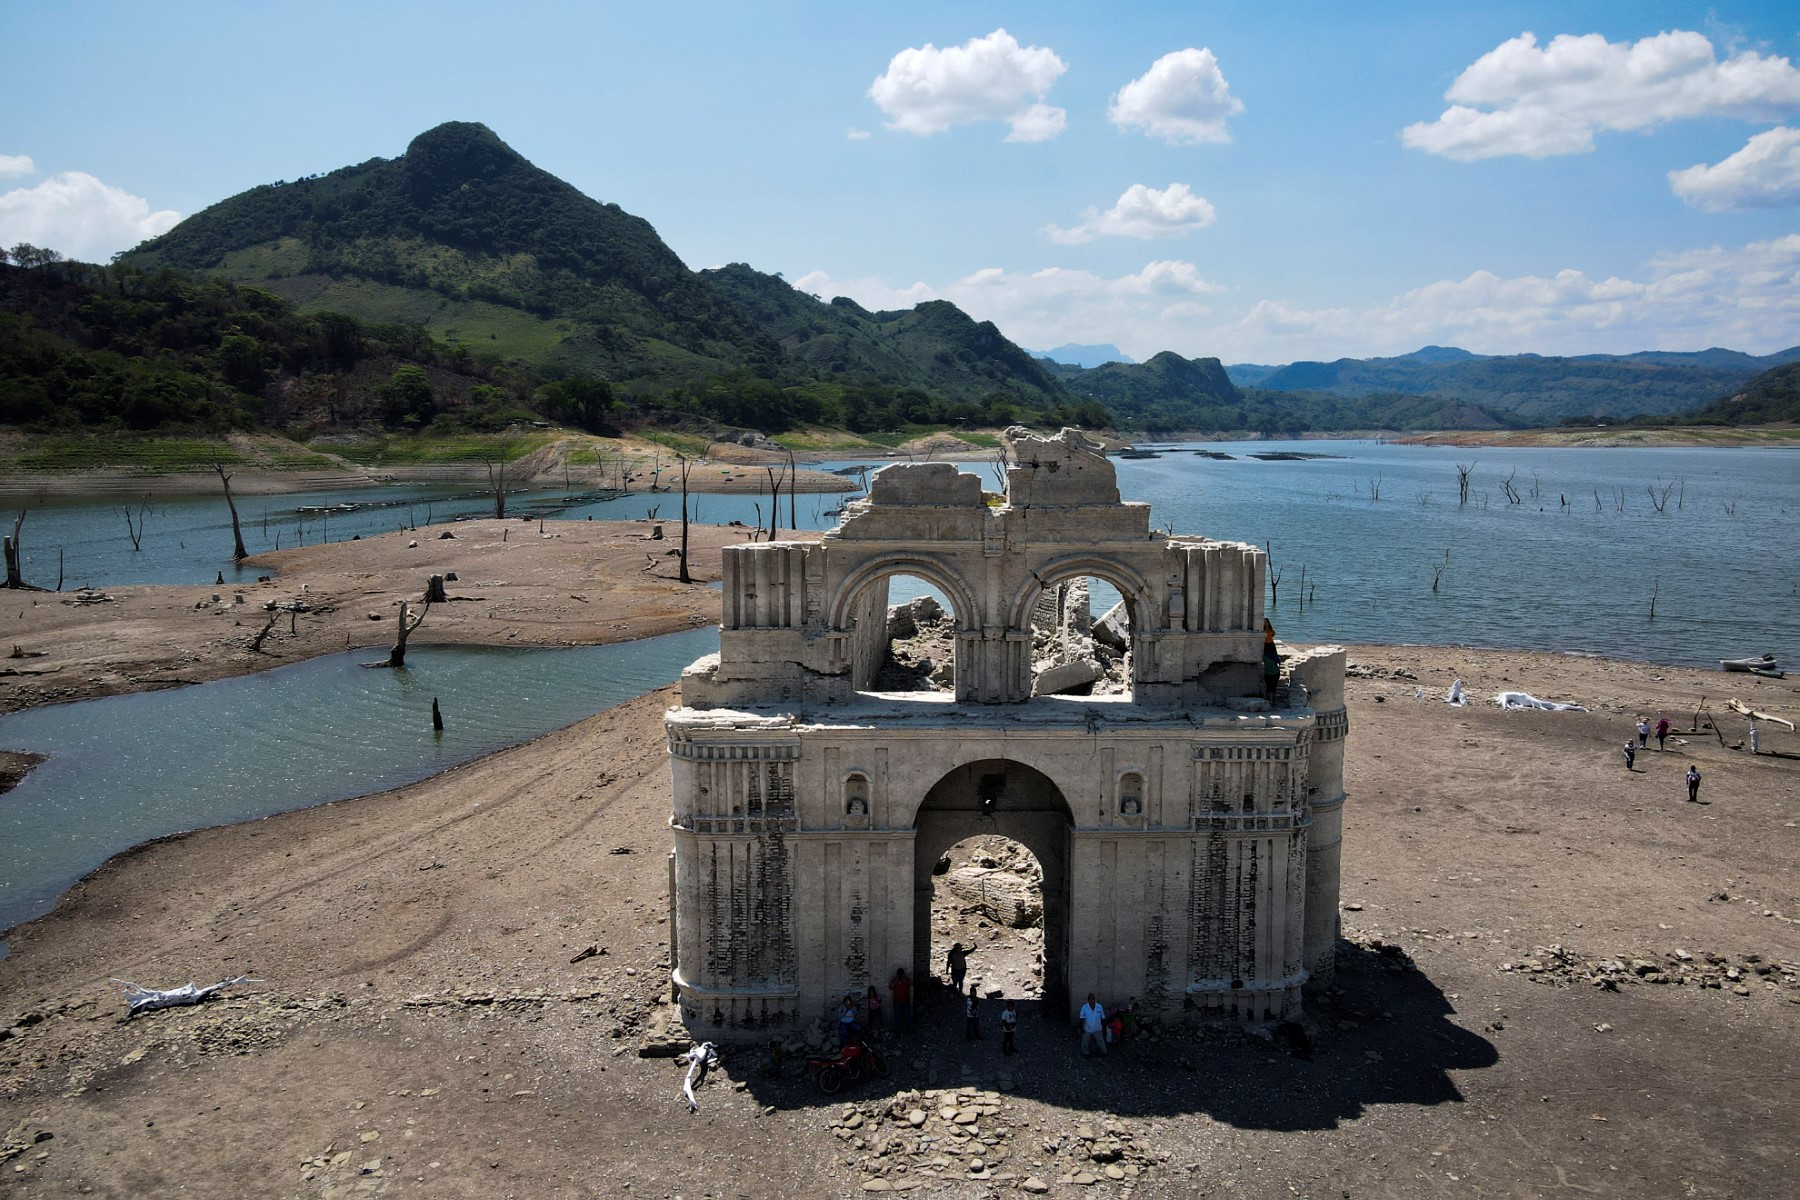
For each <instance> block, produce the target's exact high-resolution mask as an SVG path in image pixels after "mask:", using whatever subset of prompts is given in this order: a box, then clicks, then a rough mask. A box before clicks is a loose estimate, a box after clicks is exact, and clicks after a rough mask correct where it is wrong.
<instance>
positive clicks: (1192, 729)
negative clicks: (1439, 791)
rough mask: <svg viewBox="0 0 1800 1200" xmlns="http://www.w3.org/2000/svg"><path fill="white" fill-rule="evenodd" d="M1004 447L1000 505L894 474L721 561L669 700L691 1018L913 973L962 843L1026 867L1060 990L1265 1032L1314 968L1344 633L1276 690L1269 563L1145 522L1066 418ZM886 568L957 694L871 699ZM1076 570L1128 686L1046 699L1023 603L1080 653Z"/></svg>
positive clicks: (679, 978)
mask: <svg viewBox="0 0 1800 1200" xmlns="http://www.w3.org/2000/svg"><path fill="white" fill-rule="evenodd" d="M1009 443H1010V446H1009V466H1008V468H1007V472H1006V488H1007V491H1006V495H1005V497H1003V498H1002V499H1001V500H1000V502H999V503H996V504H990V503H989V499H988V497H986V496H984V495H983V493H982V490H981V481H980V479H979V477H977V476H975V475H972V474H968V473H964V472H960V471H958V470H957V469H956V468H955V467H954V466H953V465H951V464H944V463H928V464H908V465H900V466H895V467H890V468H888V469H886V470H884V471H882V472H880V473H879V474H877V475H876V476H875V478H874V480H873V481H872V482H871V486H870V489H869V495H868V497H867V498H866V499H865V500H861V501H858V502H855V503H853V504H851V505H850V506H849V507H848V511H847V513H846V515H845V517H844V519H843V521H842V522H841V524H840V525H839V526H838V527H837V528H836V529H834V530H832V531H831V532H830V533H828V534H827V535H826V536H825V537H824V538H823V539H822V540H821V541H819V542H817V543H807V544H788V543H781V542H776V543H769V544H754V545H745V546H734V547H728V548H727V549H726V550H725V552H724V562H725V570H724V576H725V581H724V597H723V600H722V609H723V621H722V625H721V631H720V650H719V653H718V654H717V655H714V656H709V657H708V658H706V659H702V660H701V661H700V662H698V663H696V664H694V666H692V667H690V668H689V669H688V671H687V672H686V673H685V674H684V676H683V679H682V698H681V705H680V706H679V707H677V708H675V709H672V710H671V711H670V713H669V717H668V731H669V741H670V752H671V759H670V761H671V772H672V781H673V785H674V792H675V803H674V812H673V819H672V821H671V825H672V829H673V834H674V838H675V854H674V869H673V872H672V876H673V881H674V882H673V885H672V886H673V888H674V892H675V894H674V896H673V897H672V900H673V906H672V907H673V911H674V924H675V929H674V931H673V934H672V941H673V944H674V946H675V950H676V959H677V961H676V964H675V972H674V976H675V983H676V985H677V986H678V987H679V988H680V990H681V1011H682V1016H683V1018H684V1020H686V1021H688V1022H689V1023H690V1024H693V1023H698V1024H700V1025H702V1026H704V1027H706V1028H707V1030H708V1036H727V1035H729V1034H731V1033H732V1032H733V1031H736V1030H751V1029H760V1028H763V1027H765V1026H766V1025H769V1024H792V1023H795V1022H810V1021H812V1020H814V1019H816V1018H820V1017H825V1016H827V1015H828V1014H829V1012H830V1006H831V1004H832V1003H833V1002H834V1001H835V999H837V998H838V997H841V996H842V995H843V994H844V993H845V992H860V991H861V990H862V989H863V988H865V987H867V986H868V985H869V984H871V983H873V984H875V985H877V986H885V983H886V981H887V979H888V977H889V976H890V975H891V974H892V973H893V970H894V968H895V967H897V966H906V967H908V968H909V970H910V971H912V972H913V973H915V974H923V973H925V972H928V971H929V970H930V969H931V968H932V967H933V966H934V965H936V960H938V959H941V949H942V948H936V949H935V950H934V948H933V947H932V945H931V941H930V938H931V932H930V921H929V919H928V911H927V909H928V906H929V903H930V896H931V884H932V881H931V878H930V869H931V865H932V863H933V862H934V861H935V857H936V854H937V853H939V852H940V851H941V849H942V848H943V847H944V846H947V845H948V844H950V842H953V841H954V840H956V838H958V837H962V836H968V834H969V833H972V832H991V833H996V834H999V835H1002V836H1006V837H1012V838H1014V839H1015V840H1017V841H1019V842H1020V843H1021V844H1023V845H1026V846H1028V847H1030V848H1031V851H1032V853H1033V855H1035V856H1037V858H1038V859H1039V861H1040V862H1042V863H1043V864H1044V870H1045V873H1046V874H1045V878H1046V882H1045V885H1044V887H1043V889H1042V892H1041V897H1040V898H1041V902H1042V904H1043V906H1044V912H1045V933H1046V936H1045V987H1046V990H1047V999H1048V1000H1050V1001H1051V1003H1053V1004H1055V1003H1070V1004H1078V1003H1079V1002H1080V999H1081V998H1082V997H1083V996H1085V994H1086V993H1087V992H1088V991H1090V990H1092V991H1095V992H1097V993H1099V994H1101V995H1102V996H1104V997H1106V998H1107V999H1109V1000H1124V999H1127V998H1131V997H1135V998H1137V1000H1138V1002H1139V1004H1140V1005H1142V1006H1144V1007H1145V1008H1147V1009H1149V1010H1151V1011H1155V1012H1158V1013H1161V1014H1163V1015H1165V1016H1170V1017H1179V1016H1181V1015H1183V1014H1184V1013H1193V1012H1198V1013H1202V1014H1209V1015H1214V1016H1224V1017H1227V1018H1230V1019H1236V1020H1242V1021H1266V1020H1275V1019H1283V1018H1286V1017H1289V1016H1291V1015H1293V1013H1294V1012H1295V1011H1296V1010H1297V1009H1298V1006H1299V1004H1300V1000H1301V995H1302V990H1303V988H1305V987H1306V986H1308V985H1314V986H1316V985H1317V984H1319V983H1321V982H1323V981H1325V980H1327V979H1328V978H1329V972H1330V969H1331V962H1332V959H1333V945H1334V940H1335V937H1336V934H1337V891H1338V854H1339V846H1340V841H1341V829H1340V827H1341V815H1342V807H1343V804H1344V799H1345V797H1344V792H1343V744H1344V737H1345V734H1346V732H1347V724H1346V722H1345V719H1344V708H1343V686H1342V678H1343V668H1344V656H1343V652H1342V651H1341V650H1339V649H1337V648H1335V647H1326V648H1319V649H1314V650H1300V649H1297V648H1292V647H1289V648H1287V652H1288V655H1289V657H1288V661H1287V664H1286V668H1285V672H1284V679H1283V687H1282V689H1281V693H1280V695H1281V700H1280V701H1279V702H1278V706H1271V705H1270V704H1269V703H1267V702H1266V701H1265V700H1264V699H1263V685H1262V671H1261V661H1262V636H1261V622H1262V611H1263V608H1262V606H1263V591H1264V582H1265V581H1264V568H1265V563H1264V558H1263V555H1262V552H1261V551H1260V550H1258V549H1257V548H1255V547H1254V546H1249V545H1244V544H1238V543H1225V542H1216V541H1211V540H1208V539H1204V538H1180V537H1163V536H1160V535H1155V534H1153V533H1152V532H1151V531H1150V528H1149V514H1148V510H1147V508H1146V507H1145V506H1143V505H1134V504H1129V503H1124V502H1121V501H1120V499H1119V497H1118V490H1117V486H1116V483H1115V481H1114V478H1113V473H1112V467H1111V464H1110V463H1109V462H1107V461H1106V459H1105V457H1104V456H1103V455H1100V454H1098V453H1097V452H1095V451H1094V450H1093V449H1092V448H1091V447H1089V446H1087V444H1086V443H1085V442H1084V441H1083V440H1082V439H1081V438H1080V436H1079V435H1076V434H1073V433H1070V432H1065V434H1064V435H1063V436H1062V437H1060V438H1040V437H1035V436H1031V435H1026V434H1024V433H1022V432H1018V431H1014V432H1012V433H1011V434H1010V435H1009ZM894 574H908V575H915V576H919V577H921V578H924V579H926V580H927V581H928V582H930V583H931V584H932V585H933V586H934V587H936V588H938V589H939V590H940V591H941V592H942V593H943V594H944V595H945V596H946V597H947V598H948V599H949V601H950V604H949V609H950V628H949V629H948V632H947V634H946V635H945V638H944V642H943V643H942V644H943V645H944V646H946V647H947V649H948V654H947V658H948V659H949V660H950V662H949V664H948V665H949V666H950V667H951V670H952V684H953V691H952V692H951V693H949V694H945V693H937V694H935V695H934V694H932V693H929V692H921V693H917V694H915V695H878V694H875V693H873V692H871V691H870V690H869V685H870V683H871V681H873V680H874V678H875V675H876V670H877V669H878V666H879V657H880V656H882V655H885V652H886V647H887V642H888V638H889V635H890V633H891V632H894V630H892V629H890V625H889V612H888V609H887V591H886V580H887V578H889V577H890V576H892V575H894ZM1087 578H1099V579H1103V580H1105V581H1107V582H1108V583H1109V584H1111V585H1112V586H1114V587H1116V588H1117V589H1118V590H1119V592H1120V594H1121V596H1122V597H1123V602H1122V606H1121V609H1122V611H1121V612H1119V613H1115V614H1110V615H1109V620H1108V621H1107V622H1105V625H1106V630H1105V631H1104V632H1105V635H1106V636H1107V637H1118V636H1120V632H1121V630H1123V629H1127V628H1128V629H1129V632H1130V643H1129V644H1130V655H1129V658H1130V663H1131V679H1130V683H1131V688H1130V692H1129V694H1128V695H1122V696H1103V695H1092V696H1066V695H1049V694H1043V692H1044V689H1042V688H1039V689H1037V693H1036V694H1034V681H1035V680H1037V679H1038V678H1039V676H1040V674H1041V668H1042V667H1043V666H1044V656H1043V655H1042V654H1040V653H1038V651H1040V650H1042V649H1043V647H1042V646H1036V647H1034V642H1033V629H1034V624H1036V623H1041V622H1048V623H1049V624H1050V627H1051V628H1052V630H1053V634H1052V637H1051V639H1050V640H1051V641H1052V642H1054V643H1055V646H1054V647H1053V653H1054V655H1055V656H1057V657H1059V658H1060V659H1062V660H1063V661H1065V662H1066V661H1069V660H1071V659H1072V658H1074V657H1075V656H1077V655H1079V654H1081V653H1093V651H1092V649H1091V646H1092V642H1091V636H1092V633H1091V628H1092V627H1091V624H1090V622H1089V621H1088V620H1087V617H1086V616H1084V615H1083V614H1082V611H1081V610H1082V609H1084V608H1085V607H1087V605H1086V604H1085V603H1084V602H1083V600H1082V599H1081V596H1082V594H1083V593H1084V592H1085V584H1083V583H1081V582H1080V581H1084V580H1085V579H1087ZM1078 643H1082V644H1078ZM995 778H1000V779H1002V780H1003V781H1004V780H1010V781H1011V783H1010V784H1007V785H1006V786H999V787H995V788H993V789H992V794H991V795H989V794H984V793H983V790H982V789H984V788H988V787H989V784H988V782H986V781H990V780H992V779H995ZM1009 788H1011V789H1013V790H1009ZM1021 788H1022V789H1023V790H1022V791H1021V790H1018V789H1021ZM927 835H928V836H927ZM944 839H949V841H945V840H944ZM927 842H929V843H930V844H929V845H927V844H926V843H927ZM921 856H923V857H921ZM1020 903H1021V906H1022V905H1023V904H1024V898H1021V899H1020Z"/></svg>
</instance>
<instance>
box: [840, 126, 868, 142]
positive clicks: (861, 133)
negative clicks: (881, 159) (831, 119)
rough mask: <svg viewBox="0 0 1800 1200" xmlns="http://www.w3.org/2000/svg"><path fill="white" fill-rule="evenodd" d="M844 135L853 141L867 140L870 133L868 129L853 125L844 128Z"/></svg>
mask: <svg viewBox="0 0 1800 1200" xmlns="http://www.w3.org/2000/svg"><path fill="white" fill-rule="evenodd" d="M844 137H845V138H846V139H848V140H849V141H852V142H866V141H868V140H869V137H870V134H869V131H868V130H866V129H857V128H854V127H852V128H850V129H846V130H844Z"/></svg>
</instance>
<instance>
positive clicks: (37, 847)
mask: <svg viewBox="0 0 1800 1200" xmlns="http://www.w3.org/2000/svg"><path fill="white" fill-rule="evenodd" d="M717 648H718V631H717V630H714V629H697V630H692V631H690V632H687V633H676V634H669V635H668V636H666V637H658V638H646V639H643V640H642V641H636V642H622V643H619V644H617V645H612V646H590V647H582V648H577V649H569V650H520V649H501V648H491V649H490V648H481V647H466V646H454V647H453V646H415V647H413V648H412V649H411V650H410V651H409V652H408V653H407V656H406V661H407V663H408V666H407V667H406V669H405V670H400V671H387V670H368V669H366V668H364V667H362V666H360V665H359V664H360V663H362V662H365V661H368V660H369V659H371V658H379V657H380V656H379V655H376V654H372V653H371V652H370V651H367V650H364V651H360V652H351V653H347V654H334V655H331V656H330V657H327V658H317V659H312V660H309V661H307V662H303V663H295V664H294V665H292V666H286V667H277V668H276V669H274V670H272V671H264V672H262V673H261V674H258V675H247V676H244V677H242V678H238V679H224V680H219V681H217V682H214V683H203V684H197V685H195V686H193V687H185V688H176V689H172V690H169V691H161V692H143V693H139V694H136V695H130V696H109V697H107V698H105V699H102V700H86V701H82V702H80V703H78V704H66V705H56V706H53V707H50V708H39V709H31V710H29V711H26V712H21V713H14V714H12V715H10V716H5V717H0V746H5V747H7V748H17V749H28V750H35V751H37V752H39V753H42V754H48V755H49V756H50V758H49V760H48V761H47V762H44V763H42V764H41V765H39V766H38V767H37V768H36V769H35V770H33V771H32V772H31V773H30V774H29V775H27V776H26V777H25V781H24V782H23V783H21V784H20V785H19V786H18V787H16V788H14V789H13V790H12V791H10V792H8V793H6V794H5V795H3V796H0V930H5V929H7V928H9V927H10V926H12V925H16V924H18V923H19V922H20V921H26V920H29V919H31V918H32V917H34V916H37V915H39V914H41V913H44V912H46V911H48V910H49V908H50V906H51V905H52V904H54V903H55V901H56V897H57V896H58V895H60V894H61V893H62V891H63V890H64V889H65V888H67V887H68V886H69V885H70V884H71V883H73V882H74V881H75V880H76V879H78V878H80V877H81V876H82V875H83V874H85V873H87V872H88V871H91V870H93V869H94V868H95V867H97V866H99V865H100V864H101V863H102V862H104V861H106V859H107V858H109V857H110V856H112V855H114V854H116V853H118V852H119V851H121V850H125V849H128V848H130V847H132V846H135V845H137V844H138V843H140V842H144V841H148V840H149V839H151V838H155V837H161V836H163V835H165V834H169V833H174V832H177V831H180V830H184V829H196V828H200V827H202V826H207V825H220V824H226V823H229V822H233V821H248V820H254V819H255V818H257V817H265V816H268V815H269V814H271V813H277V812H285V811H288V810H290V809H295V808H305V807H307V806H309V805H313V804H323V803H326V802H328V801H332V800H342V799H346V798H348V797H351V796H361V795H366V794H368V793H370V792H378V791H384V790H386V789H388V788H393V787H399V786H400V785H402V784H407V783H412V782H414V781H416V780H420V779H423V778H425V777H426V776H428V775H433V774H436V773H437V772H439V771H442V770H444V769H445V768H447V767H452V766H455V765H456V764H457V763H462V762H467V761H468V760H470V759H472V758H476V757H479V756H480V755H483V754H486V753H488V752H490V751H493V750H498V749H500V748H502V747H505V746H510V745H515V744H517V743H519V742H523V741H526V740H529V739H530V738H533V737H536V736H538V735H539V734H542V733H546V732H548V731H550V730H552V729H559V728H561V727H563V726H565V725H569V724H572V723H574V722H576V721H579V720H581V719H582V718H583V717H586V716H589V715H591V714H593V713H596V712H598V711H600V710H601V709H603V708H606V707H608V706H610V705H613V704H618V703H620V702H622V701H625V700H629V699H631V698H633V697H634V696H640V695H642V694H644V693H645V692H647V691H650V690H652V689H654V688H658V687H661V686H662V685H664V684H666V683H672V682H674V680H675V679H676V677H677V676H679V675H680V673H681V669H682V668H683V667H685V666H687V664H688V663H690V662H692V661H693V660H694V659H696V658H699V657H700V656H701V655H703V654H710V653H712V652H713V651H714V650H716V649H717ZM434 696H435V697H437V698H438V700H439V702H440V704H441V706H442V708H443V712H444V725H445V728H444V733H443V735H442V736H441V737H440V736H436V735H434V734H433V733H432V730H431V701H432V698H433V697H434ZM495 697H504V701H503V702H499V703H496V701H495Z"/></svg>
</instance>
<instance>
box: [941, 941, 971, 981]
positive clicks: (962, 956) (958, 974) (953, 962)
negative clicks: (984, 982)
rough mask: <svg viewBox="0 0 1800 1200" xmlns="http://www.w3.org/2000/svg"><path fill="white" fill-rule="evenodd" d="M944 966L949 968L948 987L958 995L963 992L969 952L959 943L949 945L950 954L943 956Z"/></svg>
mask: <svg viewBox="0 0 1800 1200" xmlns="http://www.w3.org/2000/svg"><path fill="white" fill-rule="evenodd" d="M944 965H945V966H947V967H949V968H950V986H951V987H952V988H954V989H955V990H956V992H957V993H958V994H960V993H961V992H962V990H963V977H964V976H965V975H967V974H968V973H969V952H968V951H967V950H964V949H963V944H962V943H961V942H951V943H950V953H949V954H947V955H945V956H944Z"/></svg>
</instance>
